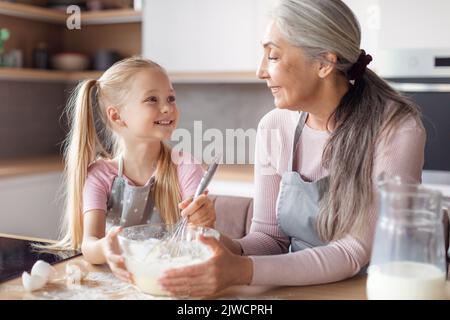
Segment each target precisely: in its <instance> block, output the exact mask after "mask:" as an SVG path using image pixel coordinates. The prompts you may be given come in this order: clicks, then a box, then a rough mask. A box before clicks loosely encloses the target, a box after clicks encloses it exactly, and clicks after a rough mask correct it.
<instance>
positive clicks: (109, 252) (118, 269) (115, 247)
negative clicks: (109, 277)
mask: <svg viewBox="0 0 450 320" xmlns="http://www.w3.org/2000/svg"><path fill="white" fill-rule="evenodd" d="M120 231H122V227H116V228H111V229H110V230H109V232H108V234H107V235H106V236H105V238H103V246H102V249H103V254H104V255H105V259H106V263H107V264H108V265H109V267H110V269H111V271H112V273H113V274H114V275H115V276H116V277H117V278H119V279H121V280H123V281H126V282H130V283H131V282H132V275H131V273H130V272H128V270H127V268H126V267H125V259H124V258H123V257H122V255H121V252H120V247H119V240H118V239H117V235H118V234H119V232H120Z"/></svg>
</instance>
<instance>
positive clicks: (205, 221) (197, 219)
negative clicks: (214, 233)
mask: <svg viewBox="0 0 450 320" xmlns="http://www.w3.org/2000/svg"><path fill="white" fill-rule="evenodd" d="M207 195H208V192H207V191H205V192H204V193H203V194H202V195H200V196H199V197H198V198H197V199H195V200H193V198H192V197H190V198H188V199H186V200H184V201H182V202H181V203H180V204H179V205H178V207H179V208H180V209H182V211H181V216H182V217H187V218H188V222H189V223H191V224H193V225H196V226H201V227H209V228H214V223H215V222H216V210H215V209H214V203H213V202H212V201H211V199H209V198H208V196H207Z"/></svg>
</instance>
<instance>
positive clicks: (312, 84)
mask: <svg viewBox="0 0 450 320" xmlns="http://www.w3.org/2000/svg"><path fill="white" fill-rule="evenodd" d="M262 44H263V47H264V55H263V58H262V61H261V64H260V66H259V68H258V72H257V75H258V77H259V78H260V79H264V80H266V82H267V86H268V87H269V88H270V89H271V91H272V95H273V96H274V103H275V106H276V107H277V108H280V109H290V110H299V109H301V108H302V106H307V105H308V104H310V103H311V101H314V99H315V97H314V94H315V93H316V92H317V91H316V89H317V86H318V85H319V80H320V78H319V76H318V74H317V70H318V66H317V64H318V63H317V62H315V61H313V60H311V59H309V58H307V57H306V56H305V54H304V53H303V51H302V50H301V49H300V48H299V47H295V46H293V45H291V44H290V43H288V42H287V40H286V39H285V38H284V37H283V36H282V34H281V33H280V31H279V30H278V27H277V26H276V23H274V22H271V23H270V24H269V26H268V28H267V31H266V34H265V36H264V40H263V41H262Z"/></svg>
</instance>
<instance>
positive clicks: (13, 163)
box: [0, 155, 64, 178]
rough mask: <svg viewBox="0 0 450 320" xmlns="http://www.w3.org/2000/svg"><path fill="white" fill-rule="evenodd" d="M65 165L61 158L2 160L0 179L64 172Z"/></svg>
mask: <svg viewBox="0 0 450 320" xmlns="http://www.w3.org/2000/svg"><path fill="white" fill-rule="evenodd" d="M63 168H64V164H63V161H62V158H61V157H60V156H57V155H54V156H43V157H27V158H11V159H2V160H0V178H8V177H17V176H24V175H33V174H44V173H49V172H55V171H62V170H63Z"/></svg>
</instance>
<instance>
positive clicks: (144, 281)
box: [118, 224, 220, 296]
mask: <svg viewBox="0 0 450 320" xmlns="http://www.w3.org/2000/svg"><path fill="white" fill-rule="evenodd" d="M173 228H174V226H173V225H167V224H146V225H139V226H132V227H126V228H124V229H123V230H122V231H121V232H120V233H119V235H118V239H119V244H120V247H121V249H122V255H123V257H124V258H125V265H126V267H127V269H128V271H129V272H130V273H131V274H132V275H133V278H134V282H135V284H136V286H137V287H138V288H139V289H140V290H141V291H142V292H144V293H148V294H151V295H155V296H167V295H168V292H167V291H165V290H163V289H162V288H161V287H160V286H159V284H158V279H159V278H160V277H161V276H162V274H163V273H164V272H165V271H166V270H168V269H172V268H179V267H185V266H189V265H194V264H199V263H202V262H205V261H206V260H208V259H209V258H210V257H211V256H212V251H211V250H210V248H209V247H208V246H207V245H205V244H203V243H202V242H201V241H200V240H199V236H200V235H203V236H207V237H208V236H210V237H215V238H216V239H217V240H219V238H220V234H219V232H218V231H217V230H214V229H211V228H206V227H196V226H190V225H188V226H187V227H186V229H185V230H184V232H183V233H182V234H181V235H179V236H178V237H177V241H176V243H174V242H173V241H169V244H168V243H167V242H166V241H167V237H168V236H169V235H170V234H171V232H172V231H173ZM163 240H164V242H161V241H163ZM174 245H176V249H177V250H173V246H174ZM174 253H175V254H174Z"/></svg>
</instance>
